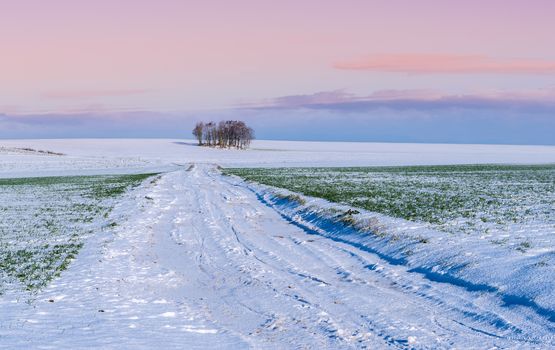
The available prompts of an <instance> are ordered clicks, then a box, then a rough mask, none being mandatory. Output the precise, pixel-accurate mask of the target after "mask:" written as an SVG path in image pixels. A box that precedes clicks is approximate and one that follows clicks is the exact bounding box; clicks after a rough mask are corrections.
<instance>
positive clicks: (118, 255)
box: [0, 165, 555, 349]
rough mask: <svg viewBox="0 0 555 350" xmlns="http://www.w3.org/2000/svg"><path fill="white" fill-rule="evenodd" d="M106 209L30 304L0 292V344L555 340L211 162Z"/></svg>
mask: <svg viewBox="0 0 555 350" xmlns="http://www.w3.org/2000/svg"><path fill="white" fill-rule="evenodd" d="M109 220H111V221H116V222H117V223H118V225H117V226H116V227H115V228H113V229H110V230H104V231H103V233H100V234H97V235H96V236H93V237H92V238H90V240H89V241H88V242H86V244H85V248H84V249H83V251H82V252H81V254H80V255H79V256H78V258H77V259H76V261H75V262H74V263H73V264H72V265H71V266H70V268H69V269H68V270H67V271H65V272H64V273H63V274H62V276H61V277H60V278H59V279H57V280H55V281H54V282H53V283H52V284H50V285H49V286H48V287H47V288H46V289H45V290H43V291H42V292H40V293H39V294H37V295H36V296H34V300H33V301H32V302H31V303H27V302H25V301H26V300H25V296H24V295H23V294H18V293H9V294H7V295H4V296H3V297H2V298H1V299H0V309H1V310H2V314H1V316H0V347H3V348H9V349H18V348H21V349H23V348H71V349H78V348H107V349H110V348H113V349H115V348H165V349H172V348H175V349H194V348H215V349H220V348H229V349H237V348H269V349H270V348H272V349H273V348H330V349H332V348H333V349H336V348H340V349H342V348H345V349H347V348H360V347H369V348H372V349H376V348H378V349H379V348H453V347H457V348H496V347H500V348H511V347H512V348H538V347H546V348H547V347H549V346H555V339H553V336H552V335H553V324H552V323H551V322H549V321H547V320H546V319H544V318H542V317H541V316H539V315H536V314H534V313H533V312H532V313H531V312H526V311H523V310H521V309H520V308H510V307H506V306H505V305H503V303H502V302H501V301H500V300H499V299H498V298H497V297H496V296H495V295H492V294H491V293H482V292H479V291H475V292H472V291H468V290H465V289H464V288H461V287H459V286H456V285H452V284H449V283H440V282H434V281H432V280H429V279H426V278H425V277H424V276H423V275H422V274H419V273H416V272H413V271H411V270H410V269H409V268H408V267H406V266H403V265H398V264H391V263H389V262H388V261H387V260H384V259H382V258H380V257H379V256H378V255H376V254H374V253H372V252H369V251H365V250H362V249H359V248H358V247H356V246H354V245H351V244H346V243H342V242H337V241H334V240H331V239H328V238H326V237H324V236H318V235H313V234H309V233H307V232H306V231H305V230H303V229H301V228H299V227H298V226H296V225H292V224H290V223H288V221H286V220H284V219H283V217H282V216H281V215H280V214H279V213H278V212H277V211H276V210H274V209H273V208H272V207H270V206H266V205H264V204H263V203H261V202H260V200H259V198H257V194H256V193H255V192H253V191H251V190H250V189H249V188H248V186H246V185H245V184H244V183H242V182H241V181H239V180H236V179H230V178H224V177H223V176H222V175H221V174H220V173H219V171H218V170H217V168H216V167H214V166H210V165H196V166H194V167H192V168H190V169H189V171H186V170H177V171H173V172H169V173H167V174H164V175H162V176H161V178H160V179H159V180H158V181H156V182H155V183H152V182H151V181H145V183H144V184H143V185H141V186H140V187H139V188H136V189H134V190H133V191H131V192H130V193H128V194H127V195H125V198H124V199H123V200H122V201H121V202H120V203H119V204H118V205H117V206H116V208H115V209H114V211H113V212H112V215H111V217H110V218H109Z"/></svg>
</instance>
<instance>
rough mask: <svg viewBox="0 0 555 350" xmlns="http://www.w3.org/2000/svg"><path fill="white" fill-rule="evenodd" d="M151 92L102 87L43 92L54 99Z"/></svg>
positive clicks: (46, 96) (44, 95)
mask: <svg viewBox="0 0 555 350" xmlns="http://www.w3.org/2000/svg"><path fill="white" fill-rule="evenodd" d="M148 92H150V90H148V89H118V90H110V89H105V90H104V89H100V90H65V91H51V92H47V93H44V94H42V96H43V97H45V98H52V99H88V98H95V97H112V96H115V97H118V96H130V95H140V94H146V93H148Z"/></svg>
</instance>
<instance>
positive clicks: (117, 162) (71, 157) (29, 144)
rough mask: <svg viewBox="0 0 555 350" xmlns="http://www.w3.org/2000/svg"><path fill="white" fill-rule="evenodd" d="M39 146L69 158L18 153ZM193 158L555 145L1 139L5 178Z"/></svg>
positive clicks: (238, 161) (433, 155)
mask: <svg viewBox="0 0 555 350" xmlns="http://www.w3.org/2000/svg"><path fill="white" fill-rule="evenodd" d="M15 148H31V149H37V150H44V151H51V152H57V153H63V154H65V156H45V155H42V154H41V155H28V154H25V155H23V154H14V152H10V151H9V150H8V149H15ZM186 163H205V164H219V165H221V166H223V167H261V166H264V167H285V166H371V165H426V164H484V163H511V164H538V163H555V146H508V145H448V144H445V145H443V144H409V143H406V144H401V143H362V142H360V143H355V142H300V141H264V140H258V141H254V142H253V145H252V149H250V150H248V151H240V150H220V149H210V148H206V147H198V146H196V145H195V143H194V141H191V140H169V139H74V140H71V139H70V140H66V139H63V140H55V139H53V140H2V141H0V177H16V176H19V177H21V176H36V175H44V176H48V175H66V174H67V175H77V174H113V173H128V172H145V171H148V172H150V171H154V170H156V169H159V170H171V169H173V168H175V166H176V165H179V164H186Z"/></svg>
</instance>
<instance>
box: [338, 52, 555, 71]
mask: <svg viewBox="0 0 555 350" xmlns="http://www.w3.org/2000/svg"><path fill="white" fill-rule="evenodd" d="M333 67H334V68H336V69H345V70H366V71H374V72H390V73H412V74H438V73H453V74H462V73H465V74H469V73H476V74H478V73H480V74H481V73H486V74H555V60H532V59H497V58H492V57H488V56H483V55H445V54H433V53H432V54H381V55H372V56H368V57H365V58H362V59H358V60H352V61H344V62H337V63H335V64H334V65H333Z"/></svg>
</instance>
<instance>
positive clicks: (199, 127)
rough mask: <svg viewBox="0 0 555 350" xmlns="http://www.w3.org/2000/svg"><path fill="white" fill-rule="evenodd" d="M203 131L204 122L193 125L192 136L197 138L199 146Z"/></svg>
mask: <svg viewBox="0 0 555 350" xmlns="http://www.w3.org/2000/svg"><path fill="white" fill-rule="evenodd" d="M203 133H204V123H203V122H199V123H197V124H196V125H195V128H194V129H193V136H195V138H196V139H197V141H198V144H199V146H202V137H203Z"/></svg>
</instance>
